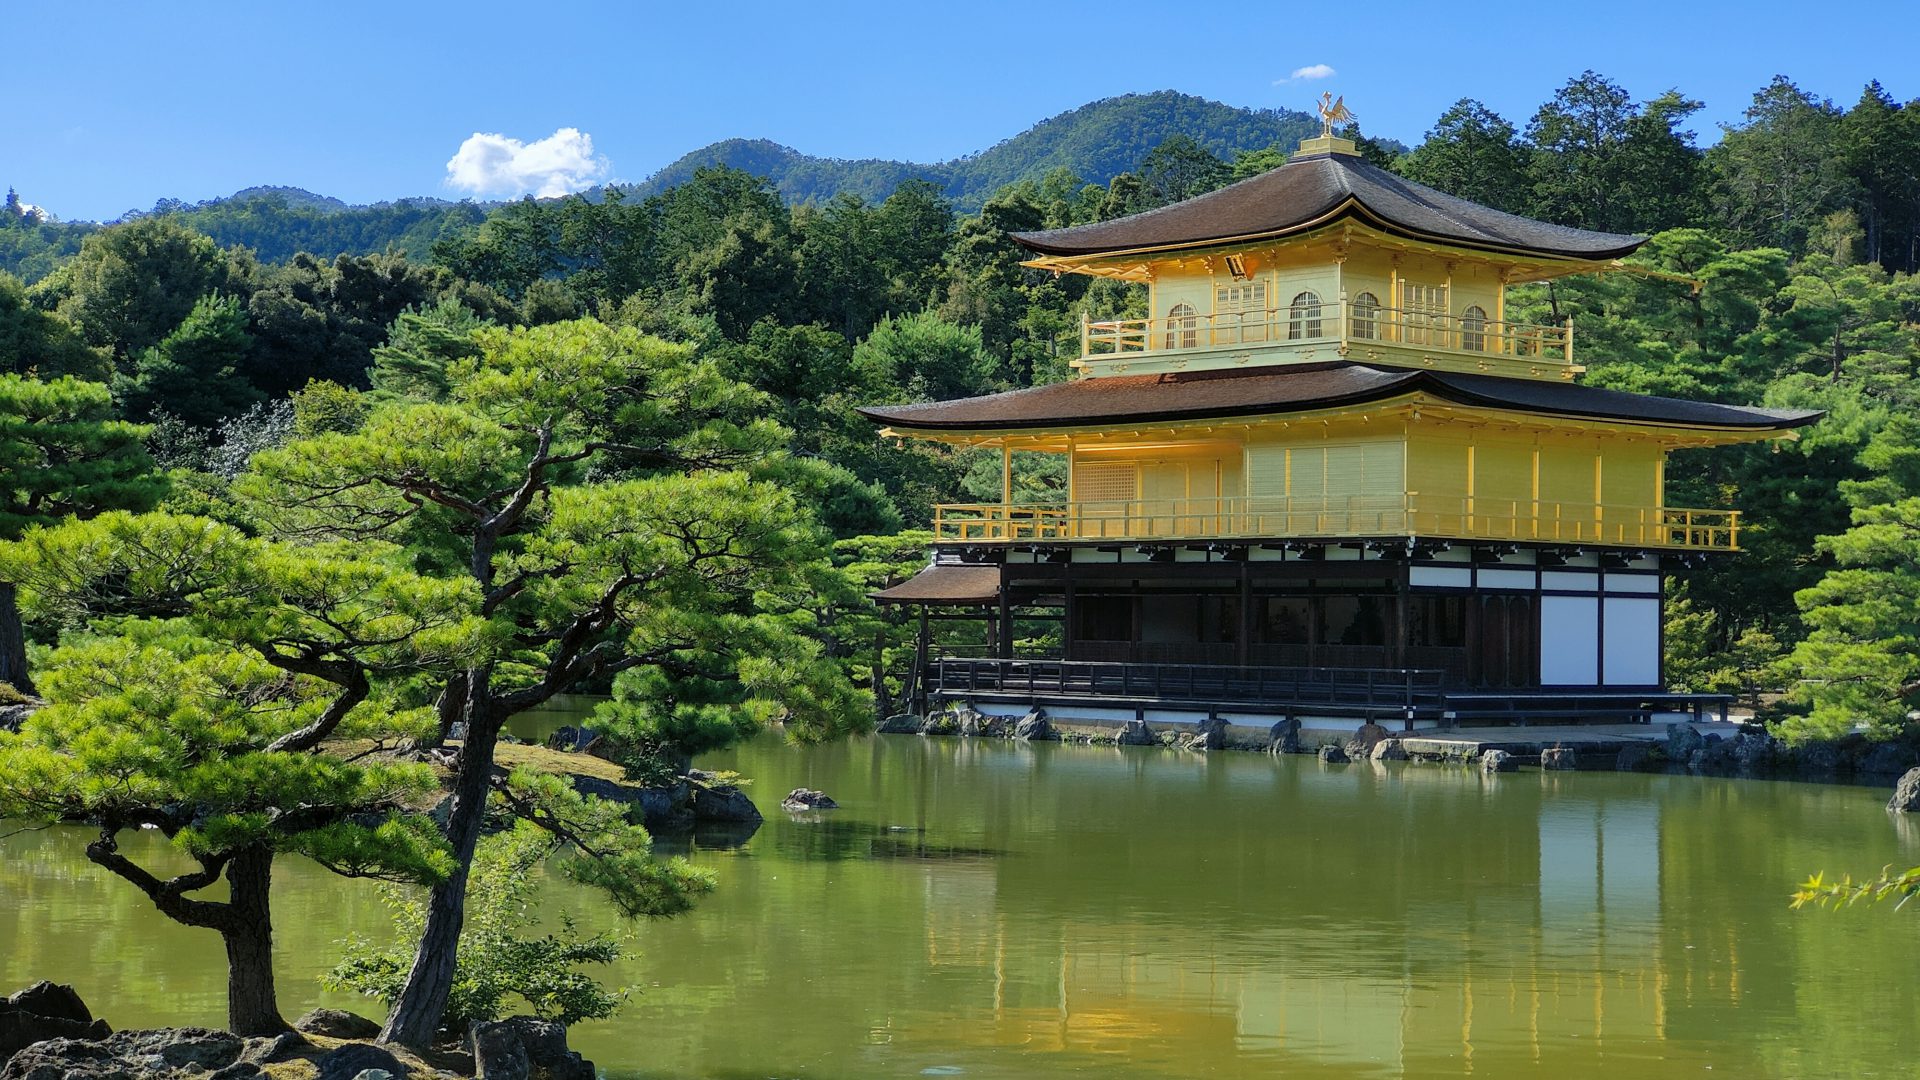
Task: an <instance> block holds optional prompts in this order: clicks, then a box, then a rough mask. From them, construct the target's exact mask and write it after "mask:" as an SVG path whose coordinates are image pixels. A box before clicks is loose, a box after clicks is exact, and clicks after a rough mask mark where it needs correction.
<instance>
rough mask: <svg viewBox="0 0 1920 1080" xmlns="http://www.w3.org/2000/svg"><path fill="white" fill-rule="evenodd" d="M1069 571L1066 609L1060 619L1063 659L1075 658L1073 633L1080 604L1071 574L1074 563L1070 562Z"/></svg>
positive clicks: (1061, 656)
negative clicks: (1075, 609)
mask: <svg viewBox="0 0 1920 1080" xmlns="http://www.w3.org/2000/svg"><path fill="white" fill-rule="evenodd" d="M1067 571H1068V574H1069V576H1068V578H1067V583H1066V588H1065V590H1064V591H1065V593H1066V610H1065V611H1064V613H1063V618H1062V619H1061V621H1060V658H1061V659H1063V660H1072V659H1073V658H1074V657H1073V651H1074V650H1073V645H1074V641H1073V635H1074V633H1075V631H1074V626H1075V623H1074V618H1073V616H1074V608H1075V607H1076V605H1077V604H1078V600H1077V599H1076V598H1075V596H1074V594H1075V592H1076V591H1077V590H1076V589H1075V588H1074V582H1073V578H1072V576H1071V574H1072V571H1073V566H1072V564H1068V566H1067Z"/></svg>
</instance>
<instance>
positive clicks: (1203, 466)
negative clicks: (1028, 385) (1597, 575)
mask: <svg viewBox="0 0 1920 1080" xmlns="http://www.w3.org/2000/svg"><path fill="white" fill-rule="evenodd" d="M1663 459H1664V451H1663V449H1662V448H1661V447H1660V446H1659V445H1658V444H1656V443H1654V442H1653V441H1651V440H1648V439H1639V438H1633V437H1631V436H1628V435H1623V434H1618V433H1599V434H1569V433H1562V432H1555V431H1542V430H1515V429H1504V428H1495V427H1486V426H1468V425H1464V424H1453V423H1443V422H1433V421H1430V420H1429V421H1415V422H1413V423H1410V424H1409V423H1404V422H1400V421H1397V420H1385V421H1375V422H1371V423H1362V422H1357V421H1350V422H1334V423H1325V424H1323V423H1300V424H1294V425H1291V426H1289V427H1285V428H1279V427H1263V428H1256V429H1254V430H1252V431H1250V432H1248V433H1247V434H1246V435H1245V436H1244V437H1243V438H1241V439H1234V440H1223V439H1218V438H1215V439H1211V440H1206V441H1197V442H1195V443H1193V444H1189V445H1184V446H1183V445H1178V444H1175V445H1166V444H1158V445H1148V446H1137V447H1129V446H1125V445H1118V446H1112V447H1103V448H1098V449H1088V448H1081V449H1078V450H1077V451H1076V452H1075V453H1074V454H1073V460H1072V463H1073V468H1074V478H1075V487H1076V489H1077V490H1076V491H1075V493H1074V496H1073V497H1074V498H1075V499H1076V500H1079V501H1089V500H1095V499H1110V498H1115V497H1122V498H1124V497H1127V496H1124V495H1119V496H1116V494H1115V492H1114V489H1113V487H1112V486H1111V485H1112V484H1113V483H1114V482H1115V481H1116V480H1118V481H1119V482H1121V483H1122V485H1123V486H1122V490H1124V489H1126V488H1130V489H1131V492H1132V494H1131V496H1130V497H1131V498H1133V499H1139V500H1152V501H1158V502H1164V501H1172V500H1178V499H1212V498H1236V497H1240V496H1250V497H1252V498H1253V499H1254V500H1256V501H1259V500H1278V499H1291V500H1296V501H1297V500H1327V501H1329V502H1335V501H1339V500H1346V499H1351V498H1362V499H1374V498H1378V499H1381V500H1391V501H1392V502H1393V503H1394V504H1396V505H1397V504H1398V503H1399V501H1400V500H1401V498H1402V496H1403V495H1405V494H1406V493H1408V492H1412V493H1414V494H1415V495H1416V496H1418V497H1419V501H1420V503H1421V505H1422V506H1423V507H1424V508H1426V509H1432V510H1445V509H1447V508H1449V507H1451V506H1452V505H1454V504H1456V503H1457V504H1459V505H1461V506H1463V507H1464V506H1465V504H1466V500H1468V499H1472V500H1474V502H1475V503H1476V504H1477V505H1478V507H1479V511H1480V512H1482V513H1498V512H1499V509H1498V508H1499V507H1500V506H1501V505H1502V504H1512V505H1514V506H1515V507H1516V509H1517V510H1519V509H1520V508H1519V507H1518V504H1521V503H1525V504H1528V508H1525V509H1524V510H1520V512H1523V513H1526V514H1528V515H1532V514H1533V513H1535V512H1536V510H1535V509H1534V507H1536V506H1537V505H1545V504H1555V503H1560V504H1567V505H1568V506H1569V508H1571V507H1573V506H1578V507H1582V508H1590V507H1592V506H1594V505H1595V504H1601V505H1606V506H1619V507H1635V508H1654V507H1658V506H1661V505H1662V502H1663V499H1662V490H1661V489H1662V478H1663V466H1662V463H1663ZM1102 467H1105V469H1106V471H1105V472H1104V473H1103V474H1100V475H1102V476H1104V481H1103V480H1101V479H1099V478H1097V477H1096V472H1095V471H1090V470H1096V471H1097V470H1100V469H1101V468H1102ZM1115 470H1118V471H1117V472H1116V471H1115ZM1129 474H1130V476H1131V480H1130V481H1127V480H1126V479H1125V478H1126V476H1128V475H1129ZM1102 482H1104V483H1106V484H1107V485H1108V486H1107V487H1105V488H1103V489H1101V490H1098V491H1096V490H1094V487H1095V485H1097V484H1100V483H1102Z"/></svg>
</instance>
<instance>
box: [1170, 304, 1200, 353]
mask: <svg viewBox="0 0 1920 1080" xmlns="http://www.w3.org/2000/svg"><path fill="white" fill-rule="evenodd" d="M1199 346H1200V317H1199V316H1198V315H1196V314H1195V313H1194V310H1193V305H1192V304H1175V305H1173V310H1171V311H1169V312H1167V346H1166V347H1167V348H1169V349H1194V348H1198V347H1199Z"/></svg>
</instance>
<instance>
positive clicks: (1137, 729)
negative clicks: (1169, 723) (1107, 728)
mask: <svg viewBox="0 0 1920 1080" xmlns="http://www.w3.org/2000/svg"><path fill="white" fill-rule="evenodd" d="M1113 741H1114V742H1116V743H1118V744H1119V745H1121V746H1159V745H1160V736H1158V735H1155V734H1154V733H1153V729H1152V728H1150V727H1148V726H1147V724H1146V721H1144V720H1129V721H1127V723H1126V726H1125V727H1122V728H1121V729H1120V734H1119V735H1116V736H1115V737H1114V740H1113Z"/></svg>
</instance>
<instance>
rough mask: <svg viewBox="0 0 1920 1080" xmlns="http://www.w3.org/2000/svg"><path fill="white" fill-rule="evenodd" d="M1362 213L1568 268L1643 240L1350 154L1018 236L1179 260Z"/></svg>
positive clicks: (1407, 229)
mask: <svg viewBox="0 0 1920 1080" xmlns="http://www.w3.org/2000/svg"><path fill="white" fill-rule="evenodd" d="M1355 205H1357V206H1358V207H1359V208H1361V209H1362V210H1364V211H1365V212H1366V214H1367V216H1368V217H1369V218H1372V219H1377V220H1378V221H1379V222H1380V223H1381V224H1382V225H1383V226H1384V227H1386V228H1387V229H1388V231H1398V232H1402V233H1405V234H1407V235H1408V236H1411V237H1414V238H1419V239H1428V240H1438V241H1441V242H1446V243H1454V244H1460V245H1462V246H1467V247H1480V248H1491V249H1498V250H1512V251H1521V252H1526V253H1531V254H1537V255H1550V256H1557V257H1562V258H1578V259H1608V258H1618V257H1620V256H1623V255H1628V254H1631V253H1632V252H1633V251H1634V250H1635V249H1636V248H1638V247H1639V246H1640V245H1641V244H1643V243H1645V242H1646V238H1645V237H1643V236H1636V235H1630V234H1625V233H1604V232H1595V231H1592V230H1588V229H1578V228H1573V227H1571V226H1567V225H1556V224H1553V223H1551V222H1546V221H1538V220H1535V219H1533V218H1528V217H1522V216H1521V215H1519V214H1512V213H1508V212H1507V211H1504V210H1496V209H1494V208H1493V207H1490V206H1482V205H1480V204H1479V203H1475V202H1472V201H1470V200H1467V199H1463V198H1460V197H1459V196H1457V195H1450V194H1448V193H1446V192H1444V191H1441V190H1439V189H1437V188H1432V187H1428V186H1427V185H1425V184H1422V183H1419V182H1418V181H1415V180H1409V179H1407V178H1406V177H1403V176H1399V175H1397V174H1395V173H1392V172H1389V171H1387V170H1386V169H1382V168H1380V167H1379V166H1377V165H1374V164H1372V163H1371V162H1368V161H1366V160H1365V159H1364V158H1360V157H1357V156H1354V155H1350V154H1333V153H1316V154H1308V155H1304V156H1301V157H1296V158H1294V159H1293V160H1291V161H1288V162H1287V163H1286V164H1285V165H1282V166H1280V167H1279V168H1277V169H1271V170H1268V171H1267V172H1264V173H1261V174H1260V175H1258V176H1253V177H1249V178H1247V179H1245V180H1241V181H1239V182H1237V183H1233V184H1229V185H1227V186H1226V187H1223V188H1219V189H1216V190H1214V191H1210V192H1207V193H1206V194H1204V195H1196V196H1194V197H1193V198H1191V199H1186V200H1183V201H1181V202H1177V203H1173V204H1171V205H1168V206H1161V207H1156V208H1154V209H1152V210H1146V211H1142V212H1141V213H1138V214H1130V215H1128V216H1126V217H1122V218H1115V219H1113V220H1111V221H1101V222H1094V223H1091V224H1087V225H1074V226H1069V227H1066V228H1061V229H1046V230H1041V231H1037V232H1027V233H1014V234H1013V238H1014V240H1015V241H1016V242H1018V243H1019V244H1021V245H1022V246H1024V247H1026V248H1028V249H1030V250H1032V251H1036V252H1039V253H1041V254H1044V255H1081V256H1091V255H1103V254H1117V253H1120V252H1133V251H1155V250H1177V249H1179V248H1182V247H1197V246H1202V245H1206V244H1213V243H1220V242H1225V241H1234V240H1254V239H1261V238H1266V237H1279V236H1284V235H1287V234H1288V233H1291V232H1298V231H1302V230H1304V229H1307V228H1311V227H1314V226H1317V225H1320V224H1324V223H1325V221H1324V219H1325V218H1326V216H1327V215H1328V214H1330V213H1334V212H1336V211H1340V210H1341V209H1342V208H1343V207H1346V208H1347V209H1346V211H1345V212H1347V213H1352V212H1353V210H1352V209H1351V207H1352V206H1355Z"/></svg>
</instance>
